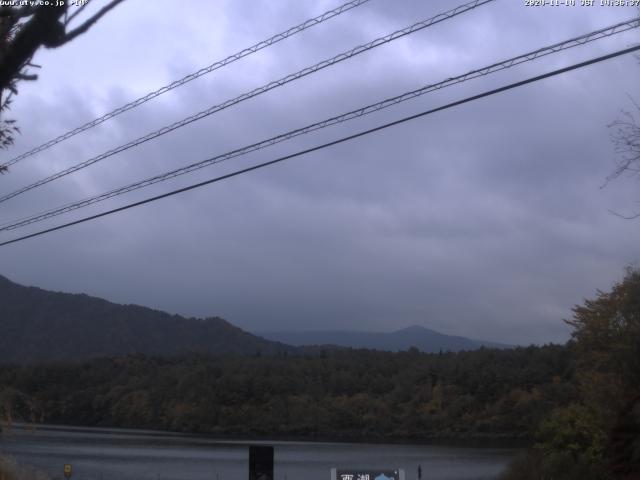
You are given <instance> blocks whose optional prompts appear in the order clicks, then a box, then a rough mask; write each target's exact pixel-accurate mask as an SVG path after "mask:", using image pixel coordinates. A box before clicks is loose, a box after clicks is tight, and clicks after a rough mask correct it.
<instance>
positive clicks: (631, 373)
mask: <svg viewBox="0 0 640 480" xmlns="http://www.w3.org/2000/svg"><path fill="white" fill-rule="evenodd" d="M567 323H568V324H569V325H571V326H572V327H573V328H574V331H573V334H572V338H573V348H574V349H575V351H576V358H577V362H578V365H577V372H578V382H579V385H580V391H581V392H582V397H583V404H584V406H585V407H586V408H588V409H589V410H590V411H591V412H593V413H594V414H596V415H597V417H598V423H599V425H600V428H601V429H602V431H603V432H605V433H606V434H607V435H608V438H609V441H608V447H607V451H606V456H607V457H608V461H609V463H610V464H611V467H612V470H613V472H614V473H616V474H618V475H619V476H620V477H621V478H640V270H638V269H633V268H629V269H628V270H627V272H626V275H625V277H624V279H623V280H622V281H621V282H618V283H616V284H615V285H614V287H613V288H612V290H611V291H610V292H598V295H597V297H596V298H595V299H594V300H587V301H585V303H584V305H581V306H577V307H575V308H574V316H573V319H572V320H568V321H567ZM629 475H635V476H629Z"/></svg>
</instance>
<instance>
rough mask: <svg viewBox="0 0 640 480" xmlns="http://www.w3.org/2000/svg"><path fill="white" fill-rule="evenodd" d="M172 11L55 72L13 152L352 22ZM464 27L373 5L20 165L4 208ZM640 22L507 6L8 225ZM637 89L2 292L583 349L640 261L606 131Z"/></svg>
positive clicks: (38, 88) (142, 230) (421, 8)
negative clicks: (584, 308)
mask: <svg viewBox="0 0 640 480" xmlns="http://www.w3.org/2000/svg"><path fill="white" fill-rule="evenodd" d="M154 5H156V7H155V10H153V11H149V10H148V9H146V8H145V9H143V8H142V7H141V6H140V5H139V4H136V3H134V2H125V4H124V5H123V6H122V7H121V9H120V10H118V11H116V12H114V14H113V15H111V16H110V17H109V18H106V19H105V20H104V21H103V22H101V24H100V25H99V26H98V28H96V30H95V31H93V32H90V33H89V34H88V35H87V36H86V37H85V38H83V39H81V40H78V41H76V42H74V43H73V44H71V45H69V46H68V47H65V48H64V49H61V50H56V51H51V52H44V53H42V54H40V57H39V58H37V60H38V61H39V62H40V63H42V65H43V69H42V70H43V73H42V78H41V79H40V81H38V82H37V83H35V84H31V85H25V87H24V88H23V89H22V90H21V93H20V96H19V97H18V99H17V103H16V108H15V116H16V117H17V118H18V119H19V120H20V121H21V124H22V126H23V130H25V134H24V135H23V136H22V137H20V139H19V145H17V146H16V148H15V150H14V152H15V153H19V152H21V151H23V150H26V149H28V148H30V147H32V146H35V145H37V144H38V143H40V142H42V141H44V140H47V139H48V138H50V137H51V136H54V135H56V134H57V133H59V132H62V131H64V130H67V129H69V128H73V127H75V126H77V125H78V124H80V123H82V122H84V121H86V120H89V119H91V118H92V117H93V116H95V115H97V114H100V113H101V112H104V111H108V110H110V109H111V108H113V107H115V106H118V105H120V104H122V103H124V102H126V101H127V100H130V99H131V98H134V97H135V96H137V95H140V94H144V93H146V92H147V91H149V90H152V89H154V88H157V87H158V86H161V85H163V84H165V83H167V82H168V81H171V80H173V79H175V78H177V77H180V76H181V75H183V74H185V73H189V72H191V71H194V70H196V69H198V68H200V67H201V66H203V65H206V64H208V63H211V61H213V60H215V59H218V58H222V57H224V56H225V55H226V54H229V53H232V52H234V51H236V50H238V49H240V48H242V47H245V46H247V45H249V44H251V43H252V42H255V41H257V40H260V39H262V38H265V37H267V36H269V35H270V34H272V33H274V32H276V31H279V30H283V29H285V28H287V27H288V26H290V25H292V24H294V23H296V22H299V21H301V20H302V19H304V18H307V17H310V16H312V15H316V14H319V13H320V12H322V11H323V10H326V9H328V8H330V7H331V6H333V5H335V4H334V3H333V2H266V1H264V2H226V3H225V2H202V3H198V4H197V5H198V6H197V7H196V6H192V8H191V9H189V10H188V11H185V12H184V15H181V16H180V17H179V18H176V17H175V16H172V15H171V12H172V11H173V10H175V8H176V7H175V3H174V2H157V4H156V3H154ZM194 5H195V4H194ZM453 6H454V4H453V3H451V2H449V1H439V2H410V1H407V2H389V1H386V0H372V1H371V2H370V3H369V4H367V5H366V6H363V7H361V8H359V9H356V10H354V11H353V12H351V13H348V14H346V15H344V16H341V17H339V18H337V19H335V20H332V21H331V22H328V23H327V24H326V25H323V26H321V27H318V28H316V29H312V30H310V31H308V32H305V33H304V34H302V35H300V36H299V37H296V38H294V39H290V40H287V41H286V42H283V43H282V44H279V45H278V46H277V47H274V48H272V49H268V50H265V51H263V52H261V53H260V54H258V55H254V56H252V57H251V58H248V59H245V60H243V61H241V62H238V63H237V64H234V65H233V66H231V67H229V68H227V69H224V70H221V71H219V72H216V73H214V74H212V75H208V76H206V77H204V78H201V79H199V80H197V81H195V82H193V83H191V84H190V85H189V86H187V87H183V88H181V89H178V90H176V91H174V92H172V93H171V94H168V95H165V96H163V97H161V99H158V100H157V101H155V102H153V103H150V104H147V105H145V106H144V107H142V108H140V109H137V110H135V111H132V112H129V113H127V114H125V115H123V116H121V117H119V118H118V119H116V120H114V121H111V122H109V123H108V124H105V125H104V126H102V127H100V128H99V129H95V130H94V131H91V132H87V133H86V134H83V135H82V136H78V137H76V138H74V139H73V140H71V141H69V142H66V143H64V144H61V145H59V146H57V147H56V148H54V149H51V150H50V151H48V152H47V153H46V154H41V155H39V156H38V157H36V158H34V159H31V160H27V161H25V162H24V164H23V165H16V167H15V168H14V169H13V170H14V171H13V172H12V174H11V175H10V176H4V177H3V178H2V181H3V190H4V188H5V187H4V185H7V190H9V189H12V188H15V187H18V186H21V185H23V184H25V183H28V182H29V181H33V180H35V179H36V178H39V177H40V176H43V175H47V174H50V173H53V172H55V171H57V170H59V169H60V168H64V167H65V166H68V165H71V164H74V163H76V162H77V161H80V160H84V159H86V158H89V157H91V156H93V155H96V154H98V153H101V152H102V151H104V150H106V149H108V148H111V147H113V146H114V145H115V144H118V143H123V142H126V141H129V140H131V139H133V138H136V137H137V136H140V135H143V134H146V133H147V132H149V131H150V130H153V129H155V128H159V127H161V126H163V125H165V124H168V123H171V122H173V121H175V120H177V119H180V118H182V117H184V116H186V115H190V114H192V113H194V112H196V111H199V110H202V109H204V108H206V107H208V106H210V105H213V104H215V103H219V102H220V101H224V100H226V99H227V98H230V97H233V96H235V95H238V94H241V93H243V92H245V91H247V90H250V89H252V88H255V87H256V86H259V85H261V84H262V83H265V82H267V81H270V80H273V79H276V78H279V77H281V76H283V75H285V74H287V73H289V72H290V71H292V70H296V69H299V68H302V67H304V66H306V65H308V64H311V63H314V62H316V61H319V60H321V59H324V58H327V57H329V56H332V55H335V54H336V53H338V52H340V51H342V50H345V49H347V48H349V47H351V46H354V45H356V44H359V43H364V42H366V41H369V40H371V39H372V38H374V37H376V36H378V35H382V34H386V33H388V32H390V31H392V30H394V29H397V28H401V27H404V26H406V25H408V24H410V23H413V22H415V21H418V20H421V19H424V18H427V17H429V16H432V15H434V14H435V13H437V12H440V11H443V10H446V9H449V8H452V7H453ZM633 14H634V11H633V9H629V10H626V9H622V10H621V9H602V8H598V7H596V8H594V9H591V10H589V9H584V8H580V7H576V8H574V9H571V8H565V9H557V10H553V9H550V8H549V9H547V10H543V9H537V10H536V9H527V8H525V7H524V6H523V5H522V2H509V1H498V2H496V3H495V4H493V5H490V6H486V7H483V8H481V9H477V10H476V11H473V12H469V13H467V14H465V15H464V16H462V17H460V18H458V19H456V20H452V21H448V22H443V23H442V24H439V25H437V26H434V27H433V28H430V29H427V30H425V31H423V32H420V33H418V34H416V35H415V36H412V37H409V38H406V39H403V40H399V41H397V42H395V43H393V44H392V45H387V46H384V47H380V48H379V49H377V50H374V51H373V52H369V53H367V54H365V55H362V56H360V57H359V58H356V59H353V60H351V61H349V62H345V63H343V64H341V65H337V66H335V67H331V68H330V69H327V70H324V71H322V72H320V73H318V74H317V75H314V76H312V77H307V78H305V79H303V80H300V81H299V82H296V83H293V84H290V85H288V86H285V87H282V88H280V89H277V90H275V91H272V92H269V93H267V94H266V95H263V96H260V97H258V98H255V99H252V100H250V101H248V102H244V103H243V104H241V105H238V106H237V107H234V108H232V109H229V110H226V111H224V112H221V113H220V114H217V115H214V116H212V117H209V118H207V119H205V120H202V121H200V122H198V123H196V124H193V125H191V126H189V127H185V128H183V129H181V130H178V131H176V132H174V133H172V134H169V135H166V136H165V137H162V138H161V139H158V141H155V142H150V143H148V144H145V145H144V146H141V147H138V148H136V149H132V150H130V151H128V152H126V153H123V154H120V155H118V156H115V157H112V158H110V159H108V160H106V161H104V162H102V163H100V164H98V165H95V166H94V167H92V168H90V169H87V170H85V171H83V172H80V173H78V174H76V175H74V176H70V177H67V178H65V179H64V180H61V181H60V182H55V183H52V184H50V185H48V186H45V187H43V188H42V189H40V190H37V191H33V192H30V193H29V194H26V195H24V196H21V197H18V198H16V199H14V200H12V201H10V202H7V203H6V204H4V205H2V211H3V218H13V217H18V216H21V215H24V214H27V213H29V212H32V211H40V210H43V209H46V208H48V207H51V206H54V205H58V204H61V203H66V202H69V201H73V200H76V199H78V198H82V197H84V196H86V195H90V194H95V193H99V192H102V191H104V190H107V189H109V188H113V187H115V186H118V185H120V184H123V183H125V182H130V181H133V180H137V179H141V178H145V177H147V176H150V175H152V174H155V173H158V172H162V171H164V170H167V169H170V168H175V167H178V166H181V165H184V164H186V163H190V162H193V161H197V160H200V159H203V158H206V157H208V156H211V155H215V154H218V153H223V152H225V151H227V150H229V149H233V148H237V147H239V146H243V145H246V144H248V143H250V142H252V141H255V140H256V139H262V138H268V137H270V136H273V135H275V134H278V133H282V132H284V131H288V130H290V129H293V128H296V127H298V126H301V125H305V124H308V123H312V122H314V121H317V120H320V119H322V118H325V117H328V116H331V115H335V114H338V113H342V112H344V111H346V110H349V109H351V108H356V107H359V106H361V105H364V104H367V103H372V102H375V101H377V100H380V99H382V98H387V97H389V96H392V95H397V94H399V93H402V92H404V91H406V90H410V89H414V88H417V87H419V86H422V85H424V84H427V83H431V82H435V81H438V80H442V79H444V78H448V77H450V76H453V75H456V74H460V73H463V72H465V71H467V70H470V69H472V68H477V67H480V66H483V65H486V64H489V63H491V62H494V61H497V60H500V59H503V58H506V57H508V56H512V55H515V54H518V53H522V52H524V51H527V50H531V49H534V48H536V47H539V46H541V45H544V44H547V43H553V42H557V41H560V40H562V39H564V38H567V37H571V36H575V35H578V34H581V33H585V32H587V31H590V30H592V29H595V28H598V27H601V26H604V25H608V24H610V23H613V22H614V21H616V20H620V19H625V18H627V17H631V16H632V15H633ZM142 27H144V31H145V35H144V36H142V37H141V36H140V35H139V31H138V28H142ZM636 38H637V33H633V32H632V33H630V34H627V35H624V36H621V37H620V38H616V39H609V40H607V41H604V42H602V43H597V44H593V45H590V46H588V47H581V48H580V49H576V50H572V51H570V52H566V53H564V54H563V55H562V56H558V57H549V58H546V59H543V60H540V61H538V62H536V63H532V64H527V65H523V66H521V67H519V68H518V69H514V70H512V71H511V70H510V71H508V72H502V73H500V74H498V75H496V76H491V77H487V78H484V79H479V80H476V81H473V82H468V83H466V84H463V85H459V86H457V87H453V88H451V89H447V90H444V91H441V92H437V93H435V94H432V95H428V96H425V97H423V98H421V99H419V100H417V101H414V102H411V103H407V104H404V105H401V106H398V107H394V108H392V109H389V110H388V111H384V112H379V113H377V114H374V115H372V116H371V117H370V118H364V119H360V120H357V121H354V122H353V123H350V124H348V125H344V126H341V127H333V128H331V129H328V130H327V131H322V132H317V133H315V134H313V135H310V136H309V137H304V138H299V139H296V140H294V141H292V142H287V143H286V144H282V145H279V146H276V147H273V148H271V149H268V150H264V151H262V152H258V153H255V154H252V155H250V156H247V158H243V159H236V160H233V161H232V162H227V163H226V164H223V165H218V166H216V167H213V168H208V169H205V170H203V171H200V172H198V173H196V174H191V175H188V176H185V177H184V178H179V179H176V180H173V181H171V182H168V183H167V184H161V185H156V186H154V187H151V188H149V189H145V190H143V191H140V192H136V193H135V194H132V195H131V196H130V197H127V199H128V200H133V199H139V198H144V197H146V196H149V195H151V194H152V193H160V192H163V191H166V190H168V189H169V188H171V187H177V186H181V185H186V184H188V183H191V182H194V181H197V180H202V179H206V178H209V177H212V176H215V175H219V174H221V173H224V172H228V171H231V170H233V169H235V168H240V167H241V166H244V165H249V164H252V163H255V162H258V161H264V160H268V159H272V158H275V157H276V156H278V155H282V154H286V153H291V152H294V151H296V150H299V149H302V148H306V147H309V146H313V145H315V144H317V143H320V142H322V141H326V140H330V139H333V138H336V137H338V136H342V135H346V134H348V133H351V132H355V131H358V130H360V129H363V128H365V127H367V126H373V125H376V124H379V123H382V122H384V121H389V120H392V119H395V118H399V117H400V116H402V115H407V114H410V113H415V112H418V111H421V110H424V109H428V108H432V107H434V106H437V105H441V104H444V103H447V102H449V101H452V100H455V99H458V98H461V97H462V96H466V95H472V94H475V93H478V92H480V91H482V90H485V89H489V88H494V87H495V86H497V85H500V84H503V83H507V82H509V81H515V80H516V79H522V78H525V77H527V76H529V75H533V74H535V73H537V72H540V71H547V70H550V69H553V68H557V67H559V66H561V65H567V64H569V63H572V62H575V61H578V60H581V59H585V58H589V57H591V56H595V55H597V54H601V53H603V52H605V51H610V50H613V49H615V48H622V47H625V46H627V45H629V44H630V43H632V42H635V41H636ZM96 52H100V53H101V55H96ZM638 68H639V67H638V66H637V64H636V62H635V61H634V59H633V58H623V59H617V60H614V61H611V62H609V63H606V64H602V65H597V66H594V67H591V68H589V69H588V70H584V71H579V72H573V73H570V74H568V75H566V76H564V77H560V78H555V79H551V80H547V81H545V82H541V83H538V84H535V85H530V86H527V87H524V88H523V89H521V90H518V91H513V92H509V93H505V94H502V95H501V96H498V97H492V98H490V99H485V100H481V101H478V102H474V103H472V104H468V105H466V106H462V107H458V108H455V109H452V110H448V111H446V112H441V113H439V114H436V115H432V116H429V117H427V118H423V119H421V120H419V121H415V122H412V123H410V124H405V125H403V126H400V127H395V128H393V129H389V130H387V131H384V132H381V133H379V134H376V135H375V136H370V137H367V138H366V139H360V140H356V141H354V142H351V143H348V144H343V145H340V146H336V147H332V148H330V149H327V150H323V151H322V152H318V153H314V154H311V155H308V156H306V157H304V158H300V159H298V160H294V161H292V162H290V163H286V164H282V165H279V166H277V167H273V168H270V169H267V170H261V171H258V172H253V173H251V174H248V175H246V176H243V177H239V178H236V179H233V180H230V181H228V182H225V183H220V184H217V185H215V186H213V187H211V188H206V189H202V190H198V191H194V192H190V193H188V194H185V195H183V196H180V197H175V198H173V199H169V200H164V201H162V202H158V203H157V204H154V205H149V206H145V207H141V208H139V209H136V210H131V211H128V212H126V213H124V214H121V215H118V216H114V217H110V218H108V219H103V220H100V221H97V222H94V223H91V224H86V225H83V226H80V227H76V228H72V229H69V230H66V231H62V232H58V233H55V234H52V235H50V236H47V237H42V238H39V239H36V240H30V241H27V242H24V243H21V244H18V245H15V246H11V247H9V248H6V247H5V248H4V249H3V250H2V251H0V258H1V261H2V264H3V269H2V274H4V275H7V276H9V277H10V278H12V279H14V280H16V281H19V282H22V283H27V284H35V285H38V286H42V287H43V288H50V289H56V290H65V291H76V292H80V291H83V292H87V293H90V294H94V295H99V296H103V297H106V298H109V299H111V300H114V301H119V302H131V303H139V304H145V305H150V306H153V307H157V308H161V309H166V310H168V311H171V312H177V313H181V314H184V315H196V316H207V315H221V316H224V317H226V318H228V319H229V320H230V321H232V322H233V323H236V324H239V325H241V326H242V327H245V328H247V329H249V330H254V331H265V330H272V329H273V330H276V329H285V328H296V329H311V330H316V329H322V328H362V329H376V330H391V329H394V328H401V327H404V326H407V325H410V324H416V323H418V324H423V325H426V326H430V327H432V328H436V329H439V330H441V331H444V332H446V333H454V334H462V335H467V336H471V337H479V338H486V339H492V340H498V341H506V342H519V343H529V342H545V341H563V340H564V339H566V338H567V330H566V328H565V327H564V325H563V324H562V322H561V319H562V318H563V317H568V316H569V315H570V308H571V306H572V305H573V304H575V303H576V302H580V301H581V300H582V298H584V297H588V296H591V295H593V293H594V292H595V289H596V288H607V287H608V286H609V285H610V284H611V282H613V281H614V280H615V279H617V278H618V277H620V276H621V274H622V268H623V267H624V266H625V265H626V264H628V263H630V262H634V261H637V260H638V251H637V247H636V244H637V223H632V222H624V221H621V220H620V219H618V218H616V217H614V216H612V215H610V214H609V213H608V209H614V210H618V211H624V210H625V209H628V208H629V207H630V206H633V201H634V200H635V198H636V196H635V194H636V193H637V184H634V183H633V182H618V183H616V184H615V185H611V186H610V187H608V188H605V189H600V188H599V187H600V186H601V185H602V182H603V180H604V178H605V177H606V175H607V174H608V173H609V171H610V169H611V168H612V166H613V163H612V149H611V145H610V143H609V139H608V132H607V129H606V124H607V123H608V122H609V121H611V120H612V119H613V118H614V117H615V116H616V115H617V114H618V112H619V109H620V108H621V107H623V106H625V105H627V104H628V99H627V97H626V93H627V92H629V93H633V92H634V91H637V87H636V81H635V78H637V73H638ZM69 71H74V72H75V75H74V76H70V75H69V73H68V72H69ZM634 77H635V78H634ZM36 118H37V119H38V121H37V122H30V121H29V120H28V119H36ZM11 153H13V152H11ZM124 201H125V200H124V199H119V200H112V201H109V202H105V203H104V204H99V205H97V206H95V207H92V208H91V209H90V210H89V211H91V212H94V211H95V212H97V211H101V210H102V209H105V208H107V207H108V206H115V205H119V204H122V203H123V202H124ZM52 224H53V223H52ZM5 237H6V236H5Z"/></svg>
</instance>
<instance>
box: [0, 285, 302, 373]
mask: <svg viewBox="0 0 640 480" xmlns="http://www.w3.org/2000/svg"><path fill="white" fill-rule="evenodd" d="M0 327H1V329H2V330H1V332H0V362H5V363H6V362H14V363H34V362H44V361H60V360H83V359H89V358H96V357H105V356H118V355H127V354H131V353H145V354H156V355H176V354H184V353H189V352H200V353H213V354H249V355H253V354H255V353H256V352H261V353H263V354H274V353H277V352H284V351H292V350H293V349H292V348H290V347H287V346H285V345H282V344H279V343H277V342H271V341H268V340H265V339H263V338H260V337H256V336H255V335H251V334H250V333H247V332H245V331H243V330H241V329H240V328H238V327H235V326H233V325H231V324H230V323H229V322H227V321H225V320H223V319H221V318H207V319H196V318H184V317H181V316H179V315H170V314H168V313H165V312H160V311H158V310H152V309H150V308H146V307H140V306H138V305H117V304H115V303H111V302H108V301H106V300H102V299H100V298H95V297H90V296H88V295H83V294H79V295H72V294H68V293H58V292H49V291H46V290H42V289H40V288H35V287H24V286H22V285H18V284H16V283H13V282H11V281H9V280H8V279H6V278H5V277H2V276H0Z"/></svg>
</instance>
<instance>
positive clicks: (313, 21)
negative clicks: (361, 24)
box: [0, 0, 369, 167]
mask: <svg viewBox="0 0 640 480" xmlns="http://www.w3.org/2000/svg"><path fill="white" fill-rule="evenodd" d="M368 1H369V0H352V1H349V2H347V3H345V4H343V5H340V6H339V7H337V8H334V9H333V10H329V11H327V12H324V13H323V14H322V15H318V16H317V17H314V18H310V19H308V20H305V21H304V22H302V23H301V24H299V25H296V26H294V27H291V28H289V29H287V30H285V31H284V32H280V33H278V34H276V35H273V36H272V37H269V38H267V39H266V40H262V41H260V42H258V43H256V44H255V45H252V46H250V47H247V48H245V49H243V50H240V51H239V52H236V53H234V54H232V55H229V56H228V57H227V58H225V59H223V60H219V61H217V62H215V63H212V64H211V65H209V66H207V67H203V68H201V69H200V70H198V71H197V72H194V73H190V74H189V75H186V76H184V77H182V78H181V79H179V80H175V81H173V82H171V83H170V84H168V85H165V86H164V87H161V88H159V89H157V90H155V91H153V92H150V93H148V94H146V95H144V96H142V97H140V98H137V99H135V100H133V101H131V102H129V103H127V104H125V105H123V106H121V107H118V108H116V109H115V110H112V111H110V112H108V113H105V114H104V115H102V116H100V117H98V118H95V119H93V120H91V121H90V122H87V123H85V124H84V125H80V126H79V127H77V128H74V129H73V130H69V131H68V132H66V133H64V134H62V135H60V136H58V137H56V138H54V139H52V140H49V141H47V142H45V143H43V144H42V145H39V146H37V147H35V148H33V149H32V150H29V151H28V152H25V153H23V154H21V155H18V156H17V157H15V158H12V159H11V160H9V161H8V162H5V163H3V164H2V165H0V167H9V166H11V165H14V164H16V163H18V162H19V161H21V160H24V159H25V158H27V157H30V156H32V155H35V154H36V153H39V152H42V151H43V150H46V149H48V148H51V147H53V146H54V145H57V144H58V143H60V142H63V141H64V140H67V139H69V138H71V137H73V136H75V135H77V134H79V133H82V132H84V131H86V130H89V129H90V128H93V127H96V126H98V125H100V124H101V123H104V122H106V121H107V120H109V119H111V118H113V117H116V116H118V115H120V114H121V113H124V112H126V111H128V110H131V109H133V108H136V107H138V106H140V105H142V104H143V103H146V102H148V101H149V100H152V99H154V98H156V97H159V96H160V95H162V94H164V93H167V92H169V91H171V90H173V89H174V88H178V87H180V86H182V85H184V84H186V83H189V82H190V81H192V80H195V79H196V78H200V77H202V76H203V75H206V74H208V73H211V72H213V71H214V70H218V69H219V68H222V67H225V66H227V65H229V64H231V63H233V62H235V61H237V60H240V59H241V58H244V57H246V56H249V55H251V54H253V53H256V52H258V51H260V50H262V49H263V48H267V47H270V46H271V45H273V44H275V43H278V42H280V41H282V40H284V39H286V38H289V37H291V36H293V35H295V34H297V33H300V32H302V31H304V30H307V29H308V28H311V27H315V26H316V25H319V24H321V23H322V22H325V21H327V20H329V19H331V18H334V17H337V16H338V15H340V14H342V13H344V12H347V11H349V10H351V9H353V8H356V7H359V6H360V5H362V4H363V3H366V2H368Z"/></svg>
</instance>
